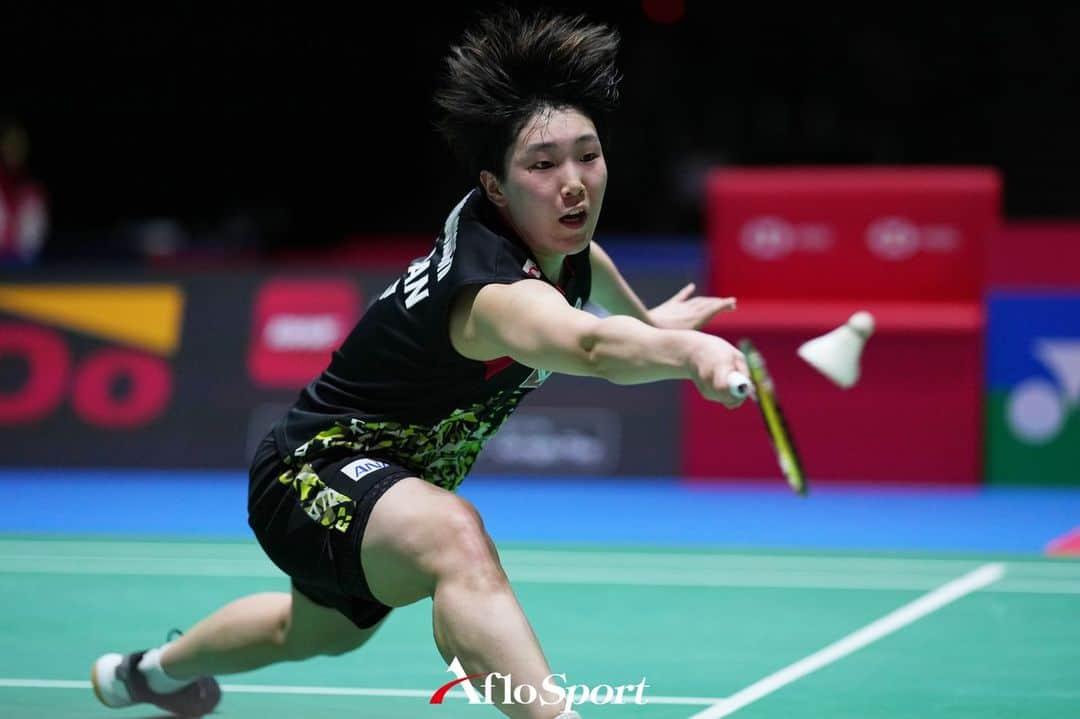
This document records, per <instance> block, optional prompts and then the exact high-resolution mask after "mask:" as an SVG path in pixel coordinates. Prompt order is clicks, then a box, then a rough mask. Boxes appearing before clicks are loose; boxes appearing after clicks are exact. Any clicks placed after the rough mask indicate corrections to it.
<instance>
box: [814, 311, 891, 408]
mask: <svg viewBox="0 0 1080 719" xmlns="http://www.w3.org/2000/svg"><path fill="white" fill-rule="evenodd" d="M872 334H874V316H873V315H871V314H870V313H869V312H856V313H855V314H853V315H852V316H851V318H850V319H848V321H847V322H845V323H844V324H843V325H841V326H840V327H837V328H836V329H834V330H833V331H831V332H827V333H826V334H823V335H821V336H820V337H815V338H814V339H812V340H809V341H807V342H804V343H803V344H802V345H801V346H800V347H799V350H798V352H799V356H800V357H802V358H803V359H804V360H806V361H807V362H808V363H809V364H810V366H811V367H813V368H814V369H816V370H817V371H818V372H821V374H823V375H825V376H826V377H828V378H829V379H830V380H832V381H833V382H834V383H835V384H837V385H839V386H841V387H843V388H844V389H847V388H849V387H852V386H854V385H855V383H856V382H858V381H859V360H860V359H861V357H862V351H863V346H864V345H866V340H868V339H870V335H872Z"/></svg>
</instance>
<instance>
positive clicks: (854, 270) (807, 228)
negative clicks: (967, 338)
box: [706, 168, 1001, 301]
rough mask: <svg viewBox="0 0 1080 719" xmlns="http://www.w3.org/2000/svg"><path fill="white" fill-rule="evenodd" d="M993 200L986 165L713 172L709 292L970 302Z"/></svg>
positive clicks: (994, 216)
mask: <svg viewBox="0 0 1080 719" xmlns="http://www.w3.org/2000/svg"><path fill="white" fill-rule="evenodd" d="M1000 192H1001V190H1000V180H999V177H998V175H997V173H996V172H995V171H994V170H992V169H988V168H970V169H967V168H925V169H919V168H777V169H771V168H770V169H721V170H716V171H714V172H712V173H711V174H710V175H709V177H708V181H707V187H706V198H707V201H706V208H707V209H706V212H707V215H706V224H707V235H708V237H707V242H708V246H709V252H710V264H709V272H710V282H711V288H712V290H713V291H714V292H718V293H721V294H723V295H736V296H739V297H782V298H791V299H848V298H858V299H864V300H944V301H964V300H967V301H977V300H978V299H979V298H980V296H981V288H982V283H983V275H984V259H983V258H984V257H985V248H986V242H987V239H988V237H989V235H990V234H991V233H992V232H994V231H996V229H997V222H998V207H999V204H1000Z"/></svg>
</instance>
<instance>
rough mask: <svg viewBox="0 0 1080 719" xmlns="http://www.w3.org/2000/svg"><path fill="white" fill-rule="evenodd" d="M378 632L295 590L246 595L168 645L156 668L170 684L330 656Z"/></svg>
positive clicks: (345, 650) (360, 642) (342, 651)
mask: <svg viewBox="0 0 1080 719" xmlns="http://www.w3.org/2000/svg"><path fill="white" fill-rule="evenodd" d="M380 624H381V622H380ZM379 626H380V625H379V624H376V625H375V626H374V627H371V628H368V629H361V628H360V627H357V626H356V625H355V624H354V623H353V622H351V621H350V620H349V619H348V618H347V617H345V615H343V614H342V613H341V612H339V611H338V610H336V609H331V608H329V607H322V606H319V605H318V604H315V603H314V602H312V601H311V600H310V599H308V598H307V597H305V596H304V595H303V594H301V593H300V592H298V591H296V589H293V591H292V593H291V594H286V593H282V592H271V593H266V594H252V595H250V596H247V597H244V598H242V599H237V600H236V601H234V602H232V603H230V604H227V605H225V606H224V607H222V608H221V609H219V610H218V611H216V612H215V613H213V614H211V615H210V616H209V617H207V618H206V619H203V620H202V621H201V622H199V623H198V624H196V625H195V626H194V627H192V628H191V629H190V630H189V631H188V632H186V633H185V634H184V635H183V636H181V637H180V638H179V639H177V640H176V641H174V642H172V643H170V644H169V645H168V646H167V647H166V648H165V649H164V651H163V652H162V656H161V666H162V669H164V670H165V673H166V674H168V675H169V676H172V677H175V678H176V679H185V678H187V679H193V678H195V677H197V676H201V675H204V674H235V673H237V672H246V671H249V670H251V669H258V668H259V667H264V666H267V665H268V664H275V663H277V662H287V661H300V660H302V659H308V658H310V657H314V656H320V655H330V656H336V655H339V654H344V653H346V652H349V651H352V650H353V649H356V648H358V647H360V646H361V645H363V644H364V642H366V641H367V640H368V639H369V638H370V637H371V636H372V635H373V634H374V633H375V631H376V629H378V627H379Z"/></svg>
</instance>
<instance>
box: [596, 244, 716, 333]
mask: <svg viewBox="0 0 1080 719" xmlns="http://www.w3.org/2000/svg"><path fill="white" fill-rule="evenodd" d="M589 263H590V265H591V266H592V301H593V302H595V303H596V304H598V305H600V306H601V307H603V308H604V309H605V310H607V311H608V312H610V313H611V314H613V315H628V316H630V317H633V318H635V319H638V320H641V321H642V322H644V323H645V324H648V325H652V326H653V327H659V328H661V329H698V328H700V327H702V326H703V325H705V323H706V322H708V321H709V320H710V319H712V318H713V317H714V316H716V315H717V314H719V313H720V312H730V311H731V310H734V309H735V298H734V297H691V295H692V294H693V292H694V283H693V282H691V283H690V284H688V285H686V286H685V287H683V288H682V289H681V290H679V291H678V292H677V293H676V294H675V295H674V296H672V297H671V298H670V299H668V300H667V301H665V302H663V303H661V304H659V305H657V306H656V307H653V308H652V309H649V308H647V307H646V306H645V303H643V302H642V301H641V299H640V298H639V297H638V296H637V294H636V293H635V292H634V290H633V289H632V288H631V287H630V284H629V283H628V282H627V281H626V279H625V278H624V277H623V276H622V273H620V272H619V268H617V267H616V266H615V263H614V262H613V261H612V260H611V257H610V255H608V253H607V252H605V251H604V249H603V248H602V247H600V245H598V244H597V243H596V242H595V241H594V242H592V243H590V245H589Z"/></svg>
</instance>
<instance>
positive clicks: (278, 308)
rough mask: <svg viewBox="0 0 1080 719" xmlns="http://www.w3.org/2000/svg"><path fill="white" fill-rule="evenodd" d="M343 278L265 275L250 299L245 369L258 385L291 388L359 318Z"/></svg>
mask: <svg viewBox="0 0 1080 719" xmlns="http://www.w3.org/2000/svg"><path fill="white" fill-rule="evenodd" d="M360 303H361V297H360V291H359V289H358V288H357V287H356V284H355V283H354V282H352V281H350V280H346V279H310V280H271V281H269V282H266V283H264V284H263V286H262V287H261V288H260V290H259V294H258V296H257V297H256V300H255V317H254V323H253V328H252V336H251V345H250V349H249V352H248V371H249V372H250V374H251V379H252V381H254V382H255V384H257V385H259V386H260V387H265V388H273V389H284V388H287V389H292V388H296V387H297V386H298V385H303V384H306V383H307V382H309V381H311V380H312V379H313V378H314V377H316V376H317V375H318V374H319V373H320V372H322V371H323V370H324V369H326V366H327V364H329V362H330V356H331V354H333V352H334V351H335V350H336V349H337V348H338V347H340V346H341V343H342V341H344V339H345V337H346V336H347V335H348V334H349V332H350V331H351V330H352V328H353V325H355V324H356V321H357V320H358V319H359V318H360Z"/></svg>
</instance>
